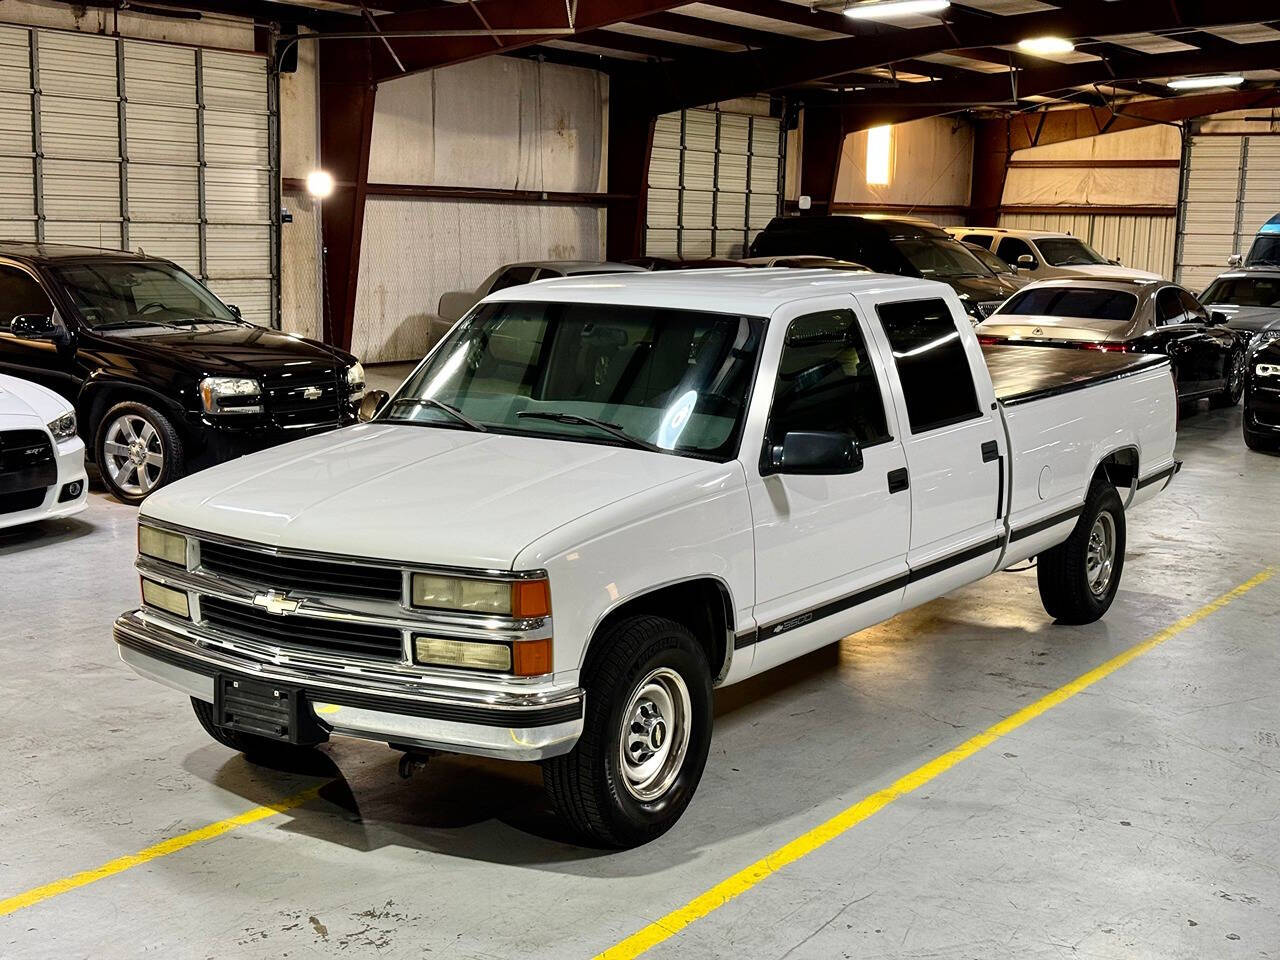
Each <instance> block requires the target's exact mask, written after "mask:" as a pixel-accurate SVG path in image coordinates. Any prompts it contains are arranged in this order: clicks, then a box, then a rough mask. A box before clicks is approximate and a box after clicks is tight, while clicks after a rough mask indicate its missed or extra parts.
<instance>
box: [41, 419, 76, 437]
mask: <svg viewBox="0 0 1280 960" xmlns="http://www.w3.org/2000/svg"><path fill="white" fill-rule="evenodd" d="M47 426H48V427H49V432H50V433H51V434H53V439H55V440H57V441H58V442H59V443H64V442H66V441H67V440H72V439H74V438H75V435H76V415H75V413H64V414H63V415H62V416H60V417H59V418H58V419H57V420H53V421H51V422H50V423H49V424H48V425H47Z"/></svg>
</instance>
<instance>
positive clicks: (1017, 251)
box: [996, 237, 1035, 267]
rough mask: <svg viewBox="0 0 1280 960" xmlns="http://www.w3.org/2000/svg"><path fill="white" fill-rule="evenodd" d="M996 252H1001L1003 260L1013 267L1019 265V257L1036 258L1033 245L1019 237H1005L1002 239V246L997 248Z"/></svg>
mask: <svg viewBox="0 0 1280 960" xmlns="http://www.w3.org/2000/svg"><path fill="white" fill-rule="evenodd" d="M996 253H997V254H999V256H1000V259H1001V260H1003V261H1004V262H1005V263H1007V264H1009V266H1011V267H1016V266H1017V265H1018V258H1019V257H1031V258H1032V259H1035V254H1034V253H1032V252H1031V245H1030V244H1029V243H1027V241H1025V240H1020V239H1018V238H1017V237H1005V238H1004V239H1003V240H1001V241H1000V246H999V247H998V248H996Z"/></svg>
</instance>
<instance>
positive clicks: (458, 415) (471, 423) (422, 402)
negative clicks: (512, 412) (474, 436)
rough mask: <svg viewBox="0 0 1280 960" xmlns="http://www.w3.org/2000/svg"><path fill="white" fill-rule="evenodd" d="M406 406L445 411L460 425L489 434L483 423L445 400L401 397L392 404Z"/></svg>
mask: <svg viewBox="0 0 1280 960" xmlns="http://www.w3.org/2000/svg"><path fill="white" fill-rule="evenodd" d="M406 406H412V407H430V408H431V409H433V410H443V411H444V412H445V413H447V414H449V416H451V417H453V418H454V419H455V420H457V421H458V422H459V423H463V424H466V425H467V426H468V427H470V428H471V429H472V430H477V431H479V432H480V433H488V432H489V428H488V427H486V426H485V425H484V424H483V423H477V422H476V421H475V420H472V419H471V418H470V417H468V416H467V415H466V414H465V413H463V412H462V411H461V410H459V409H458V408H457V407H455V406H454V405H453V404H451V403H445V402H444V401H443V400H437V399H435V398H434V397H423V398H419V397H401V398H400V399H399V400H396V401H394V402H393V403H392V404H391V407H406ZM391 407H388V408H387V409H391Z"/></svg>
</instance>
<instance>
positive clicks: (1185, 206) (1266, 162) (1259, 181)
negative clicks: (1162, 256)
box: [1177, 135, 1280, 290]
mask: <svg viewBox="0 0 1280 960" xmlns="http://www.w3.org/2000/svg"><path fill="white" fill-rule="evenodd" d="M1182 194H1183V196H1182V205H1181V208H1180V210H1179V226H1178V257H1177V259H1178V273H1177V279H1178V280H1179V282H1181V283H1182V284H1184V285H1185V286H1187V287H1189V288H1190V289H1192V290H1202V289H1204V288H1205V287H1206V286H1208V285H1209V282H1210V281H1211V280H1213V278H1214V277H1216V276H1217V275H1218V274H1219V273H1221V272H1222V271H1223V270H1225V269H1227V258H1228V257H1230V256H1231V255H1232V254H1233V253H1245V252H1247V251H1248V249H1249V245H1250V244H1251V243H1252V242H1253V237H1254V234H1256V233H1257V232H1258V228H1259V227H1261V226H1262V224H1264V223H1265V222H1266V221H1267V220H1268V219H1270V218H1271V217H1273V216H1275V215H1276V214H1277V213H1280V137H1277V136H1270V135H1264V136H1212V135H1209V136H1194V137H1191V138H1190V140H1189V143H1188V147H1187V152H1186V161H1185V170H1184V173H1183V187H1182Z"/></svg>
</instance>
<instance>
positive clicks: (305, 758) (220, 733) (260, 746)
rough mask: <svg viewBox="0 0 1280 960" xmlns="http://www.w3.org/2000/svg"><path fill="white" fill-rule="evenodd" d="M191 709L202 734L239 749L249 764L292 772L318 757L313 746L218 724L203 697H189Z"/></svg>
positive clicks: (211, 709)
mask: <svg viewBox="0 0 1280 960" xmlns="http://www.w3.org/2000/svg"><path fill="white" fill-rule="evenodd" d="M191 708H192V709H193V710H194V711H195V714H196V719H197V720H198V721H200V726H202V727H204V732H205V733H207V734H209V736H211V737H213V739H215V740H217V741H218V742H219V743H220V744H222V745H223V746H224V747H230V748H231V749H232V750H239V751H240V752H241V753H243V754H244V755H245V759H247V760H248V761H249V762H250V763H256V764H258V765H259V766H263V767H271V768H273V769H277V770H291V771H296V770H300V769H305V768H307V767H309V766H311V765H313V764H314V763H315V760H316V758H317V756H318V754H317V751H316V750H315V748H314V747H304V746H300V745H298V744H295V743H283V742H281V741H279V740H271V739H269V738H268V737H259V736H256V735H255V734H252V733H242V732H241V731H239V730H230V729H228V728H227V727H220V726H218V724H217V723H215V722H214V719H213V704H212V703H209V702H208V701H207V700H200V699H198V698H197V697H192V698H191Z"/></svg>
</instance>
